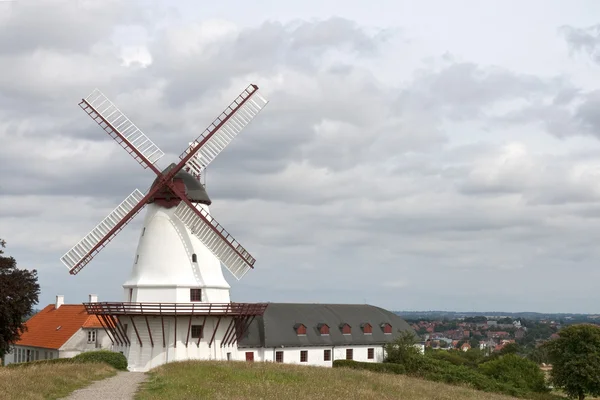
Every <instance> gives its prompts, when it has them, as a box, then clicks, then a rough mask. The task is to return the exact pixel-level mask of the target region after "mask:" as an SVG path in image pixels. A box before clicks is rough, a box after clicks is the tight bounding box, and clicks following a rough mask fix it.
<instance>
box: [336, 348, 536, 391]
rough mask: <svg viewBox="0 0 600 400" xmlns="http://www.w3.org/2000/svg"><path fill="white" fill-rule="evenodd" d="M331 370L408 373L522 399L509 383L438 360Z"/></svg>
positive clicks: (344, 363) (349, 364)
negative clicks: (350, 369) (348, 369)
mask: <svg viewBox="0 0 600 400" xmlns="http://www.w3.org/2000/svg"><path fill="white" fill-rule="evenodd" d="M333 366H334V367H338V368H339V367H345V368H353V369H365V370H369V371H373V372H383V373H393V374H407V375H410V376H414V377H417V378H423V379H427V380H430V381H435V382H443V383H448V384H453V385H465V386H469V387H472V388H474V389H477V390H482V391H485V392H497V393H504V394H507V395H510V396H524V395H525V394H526V391H525V390H522V389H520V388H516V387H514V386H512V385H511V384H509V383H504V382H498V381H496V380H495V379H493V378H491V377H489V376H487V375H484V374H483V373H481V372H479V371H477V370H475V369H472V368H469V367H465V366H457V365H453V364H451V363H449V362H447V361H442V360H437V359H434V358H431V357H428V356H421V357H420V358H418V359H415V358H411V359H410V362H409V363H407V364H406V365H403V364H396V363H391V362H387V363H370V362H357V361H352V360H335V361H334V362H333Z"/></svg>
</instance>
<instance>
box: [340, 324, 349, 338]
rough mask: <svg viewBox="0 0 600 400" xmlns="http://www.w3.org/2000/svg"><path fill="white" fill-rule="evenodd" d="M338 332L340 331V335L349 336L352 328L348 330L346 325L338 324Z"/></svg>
mask: <svg viewBox="0 0 600 400" xmlns="http://www.w3.org/2000/svg"><path fill="white" fill-rule="evenodd" d="M340 330H341V331H342V335H350V334H352V328H350V325H348V324H346V323H341V324H340Z"/></svg>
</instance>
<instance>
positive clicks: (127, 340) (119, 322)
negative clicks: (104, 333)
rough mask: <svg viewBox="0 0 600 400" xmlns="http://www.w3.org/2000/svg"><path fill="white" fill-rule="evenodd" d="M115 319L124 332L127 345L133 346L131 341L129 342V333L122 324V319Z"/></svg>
mask: <svg viewBox="0 0 600 400" xmlns="http://www.w3.org/2000/svg"><path fill="white" fill-rule="evenodd" d="M115 319H116V320H117V328H120V329H121V331H122V332H123V337H124V338H125V345H126V346H131V341H130V340H129V337H128V336H127V331H126V330H125V327H124V326H123V324H122V323H121V319H120V318H115Z"/></svg>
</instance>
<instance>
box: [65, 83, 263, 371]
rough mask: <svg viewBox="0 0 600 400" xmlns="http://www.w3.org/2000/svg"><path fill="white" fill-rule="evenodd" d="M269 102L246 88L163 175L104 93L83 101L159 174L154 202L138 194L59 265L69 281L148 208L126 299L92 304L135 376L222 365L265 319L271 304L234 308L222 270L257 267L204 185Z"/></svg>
mask: <svg viewBox="0 0 600 400" xmlns="http://www.w3.org/2000/svg"><path fill="white" fill-rule="evenodd" d="M266 104H267V100H265V99H264V98H263V97H262V96H261V95H260V94H259V93H258V86H256V85H250V86H248V87H247V88H246V89H245V90H244V91H243V92H242V93H241V94H240V95H239V96H238V97H237V98H236V99H235V100H234V101H233V102H232V103H231V104H230V105H229V106H228V107H227V108H226V109H225V111H223V112H222V113H221V114H220V115H219V116H218V117H217V118H216V119H215V120H214V121H213V122H212V124H210V125H209V126H208V128H206V130H205V131H204V132H203V133H202V134H201V135H200V136H199V137H198V138H196V139H195V140H194V141H193V142H192V143H191V144H190V146H189V147H188V148H187V149H186V150H185V151H184V152H183V153H182V154H181V155H180V156H179V158H180V161H179V162H178V163H177V164H171V165H169V166H168V167H167V168H165V169H164V170H162V171H161V170H160V169H159V168H158V167H157V166H156V165H155V163H156V162H157V161H158V160H159V159H160V158H161V157H162V156H163V155H164V153H163V152H162V151H161V150H160V149H159V148H158V147H157V146H156V145H155V144H154V143H153V142H152V141H151V140H150V139H149V138H148V137H147V136H146V135H145V134H144V133H143V132H142V131H141V130H140V129H139V128H138V127H137V126H135V125H134V124H133V123H132V122H131V121H130V120H129V119H128V118H127V117H126V116H125V115H124V114H123V113H122V112H121V111H120V110H119V109H118V108H117V107H116V106H115V105H114V104H113V103H112V102H111V101H110V100H108V98H106V96H104V95H103V94H102V93H101V92H100V91H99V90H94V91H93V92H92V94H90V95H89V96H88V97H87V98H85V99H83V100H82V101H81V102H80V103H79V105H80V107H81V108H82V109H83V110H84V111H85V112H86V113H87V114H88V115H90V117H92V119H94V120H95V121H96V122H97V123H98V124H99V125H100V126H101V127H102V129H104V131H105V132H106V133H108V134H109V136H111V137H112V138H113V139H114V140H115V141H116V142H117V143H119V144H120V145H121V146H122V147H123V148H124V149H125V150H126V151H127V152H128V153H129V154H131V155H132V157H133V158H134V159H135V160H136V161H138V162H139V163H140V164H141V165H142V167H144V168H150V169H151V170H152V171H154V172H155V173H156V175H157V177H156V179H155V180H154V182H153V183H152V185H151V187H150V188H149V189H148V191H147V192H146V194H143V193H142V192H140V191H139V190H138V189H136V190H134V191H133V192H132V193H131V194H130V195H129V196H128V197H127V198H126V199H125V200H124V201H123V202H122V203H121V204H119V205H118V206H117V207H116V208H115V209H114V210H113V211H112V212H111V213H110V214H109V215H108V216H107V217H106V218H105V219H103V220H102V221H101V222H100V223H99V224H98V225H97V226H96V227H95V228H94V229H93V230H92V231H91V232H90V233H89V234H87V235H86V236H85V237H84V238H83V239H81V241H79V243H77V244H76V245H75V246H74V247H73V248H72V249H71V250H69V251H68V252H67V253H66V254H65V255H64V256H63V257H61V261H62V262H63V263H64V264H65V265H66V266H67V267H68V268H69V271H70V273H71V274H73V275H75V274H77V273H78V272H79V271H80V270H81V269H82V268H83V267H84V266H86V265H87V264H88V263H89V262H90V261H91V260H92V258H93V257H94V256H95V255H96V254H98V252H99V251H100V250H101V249H102V248H103V247H104V246H106V245H107V244H108V243H109V242H110V241H111V240H112V239H113V238H114V237H115V236H116V235H117V234H118V233H119V232H120V231H121V230H122V229H123V228H124V227H125V225H126V224H127V223H128V222H129V221H131V220H132V219H133V217H134V216H135V215H136V214H137V213H138V212H140V211H141V209H142V208H144V206H145V205H147V204H148V207H147V213H146V217H145V220H144V226H143V228H142V232H141V234H140V239H139V243H138V247H137V251H136V255H135V259H134V264H133V268H132V271H131V275H130V277H129V279H128V280H127V281H126V282H125V283H124V284H123V288H124V295H125V301H124V302H104V303H86V304H85V305H86V308H87V310H88V312H89V313H91V314H95V315H98V317H99V319H100V320H101V322H102V324H103V326H104V329H105V331H106V334H107V335H108V336H109V337H110V338H111V341H112V343H113V345H114V346H115V347H118V348H119V350H120V351H123V352H124V353H126V354H127V357H128V359H129V365H130V369H134V370H142V371H143V370H147V369H148V368H151V367H153V366H156V365H159V364H162V363H164V362H167V361H173V360H177V359H187V358H210V359H215V358H216V359H220V358H224V357H225V352H226V350H231V349H230V348H229V347H230V346H233V345H235V343H236V342H237V341H238V340H239V338H240V337H241V336H242V335H243V334H244V332H245V331H246V329H247V327H248V326H249V325H250V323H251V322H252V319H253V318H254V317H255V316H256V315H262V313H263V312H264V310H265V308H266V304H248V303H231V302H230V299H229V285H228V284H227V281H225V278H224V277H223V272H222V270H221V263H222V264H223V265H224V266H225V267H226V268H227V269H228V270H229V271H230V272H231V273H232V274H233V275H234V276H235V277H236V278H237V279H240V278H241V277H242V276H244V274H245V273H246V272H248V271H249V270H250V269H252V268H253V266H254V262H255V259H254V258H253V257H252V256H251V255H250V254H249V253H248V252H247V251H246V250H245V249H244V248H243V247H242V246H241V245H240V244H239V243H238V242H237V241H236V240H235V239H233V237H232V236H231V235H230V234H229V233H227V231H225V229H224V228H223V227H222V226H221V225H220V224H219V223H218V222H216V220H215V219H214V218H212V216H211V215H210V214H209V209H208V206H209V205H210V204H211V201H210V199H209V197H208V195H207V193H206V191H205V188H204V186H203V185H202V184H201V183H200V179H199V178H200V176H201V174H202V173H203V171H204V169H205V168H206V166H207V165H208V164H209V163H210V162H211V161H212V160H214V159H215V157H216V156H217V155H218V154H219V153H220V152H221V151H222V150H223V149H224V148H225V147H226V146H227V145H228V144H229V143H230V142H231V140H233V138H234V137H235V136H236V135H237V134H238V133H239V132H240V131H241V130H242V129H243V128H244V127H245V126H246V125H248V123H249V122H250V121H251V120H252V118H254V117H255V116H256V115H257V114H258V113H259V112H260V111H261V109H262V108H263V107H264V106H265V105H266ZM159 320H160V321H159ZM129 325H131V327H132V328H133V329H128V327H129ZM219 327H220V328H219ZM178 328H179V331H178ZM207 332H210V339H209V337H208V335H205V333H207ZM190 338H191V339H192V340H191V341H190ZM161 344H162V346H160V345H161ZM178 344H179V348H177V345H178ZM191 344H196V346H190V345H191ZM217 344H218V345H219V348H220V350H217V346H216V345H217ZM229 357H231V351H228V352H227V358H229Z"/></svg>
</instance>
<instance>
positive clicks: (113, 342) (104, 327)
mask: <svg viewBox="0 0 600 400" xmlns="http://www.w3.org/2000/svg"><path fill="white" fill-rule="evenodd" d="M96 318H98V321H100V325H102V329H104V332H105V333H106V336H108V338H109V339H110V342H111V343H112V344H113V345H114V344H115V341H114V340H113V338H112V336H111V334H110V333H108V329H107V328H106V325H104V322H103V321H102V319H101V318H100V317H99V316H97V315H96Z"/></svg>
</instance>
